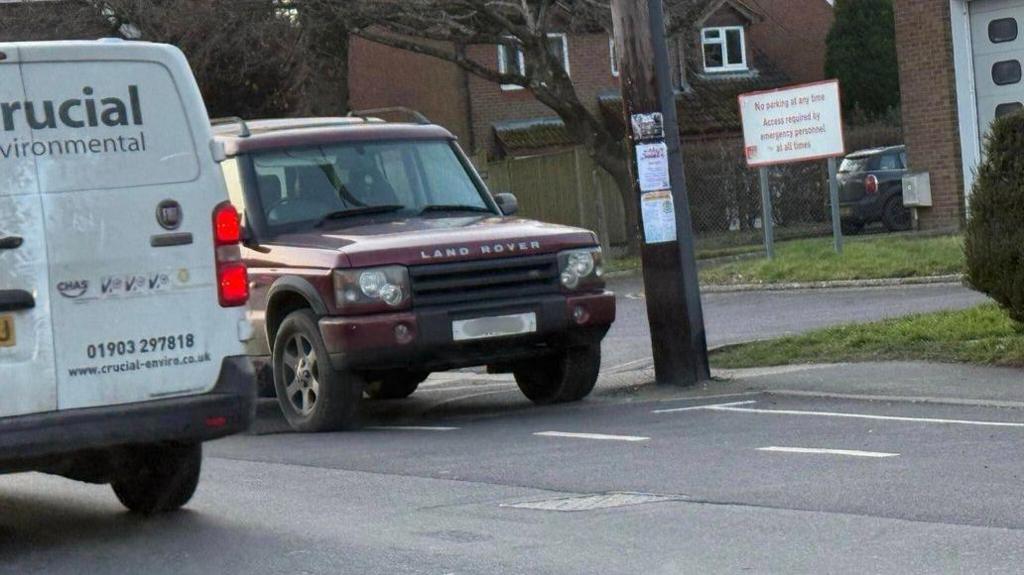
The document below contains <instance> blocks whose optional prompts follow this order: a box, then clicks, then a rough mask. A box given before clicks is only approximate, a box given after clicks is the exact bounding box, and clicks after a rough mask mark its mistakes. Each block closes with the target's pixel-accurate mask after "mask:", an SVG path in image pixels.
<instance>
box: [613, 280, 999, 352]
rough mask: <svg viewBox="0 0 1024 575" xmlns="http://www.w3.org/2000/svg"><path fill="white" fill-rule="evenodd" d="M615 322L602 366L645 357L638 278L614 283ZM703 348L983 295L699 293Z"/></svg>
mask: <svg viewBox="0 0 1024 575" xmlns="http://www.w3.org/2000/svg"><path fill="white" fill-rule="evenodd" d="M609 288H610V289H612V290H614V291H615V293H616V294H618V295H619V300H618V319H617V320H616V322H615V325H614V326H613V327H612V330H611V332H609V334H608V339H607V340H606V344H605V346H604V361H605V365H606V366H617V365H621V364H625V363H629V362H633V361H637V360H640V359H643V358H648V357H650V355H651V340H650V331H649V330H648V324H647V308H646V305H645V302H644V301H643V300H642V299H641V296H640V295H639V294H642V293H643V284H642V282H641V281H640V279H639V278H617V279H613V280H611V281H610V282H609ZM702 301H703V307H704V317H705V323H706V324H707V335H708V345H711V346H718V345H727V344H732V343H739V342H744V341H750V340H755V339H765V338H772V337H779V336H783V335H791V334H795V333H801V332H805V331H809V330H813V329H816V328H820V327H827V326H830V325H836V324H841V323H851V322H865V321H873V320H879V319H884V318H889V317H895V316H901V315H907V314H912V313H922V312H930V311H936V310H942V309H960V308H965V307H971V306H974V305H977V304H979V303H981V302H983V301H985V298H984V296H982V295H980V294H978V293H976V292H973V291H971V290H968V289H967V288H964V287H961V286H958V285H922V286H905V287H889V288H860V289H827V290H800V291H776V292H769V291H758V292H738V293H716V294H705V295H704V297H703V298H702Z"/></svg>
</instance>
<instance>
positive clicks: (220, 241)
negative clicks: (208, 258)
mask: <svg viewBox="0 0 1024 575" xmlns="http://www.w3.org/2000/svg"><path fill="white" fill-rule="evenodd" d="M241 241H242V224H241V222H240V221H239V217H238V211H237V210H235V207H234V206H232V205H231V204H230V203H229V202H224V203H222V204H219V205H218V206H217V207H216V208H214V210H213V247H214V251H215V254H216V263H217V299H218V300H219V301H220V305H221V307H239V306H243V305H245V304H247V303H249V272H248V270H247V269H246V268H245V263H244V262H242V250H241V248H239V244H240V243H241Z"/></svg>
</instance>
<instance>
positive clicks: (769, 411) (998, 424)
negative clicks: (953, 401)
mask: <svg viewBox="0 0 1024 575" xmlns="http://www.w3.org/2000/svg"><path fill="white" fill-rule="evenodd" d="M704 409H708V410H711V411H730V412H735V413H763V414H771V415H814V416H818V417H841V418H847V419H871V420H875V421H906V422H911V423H946V424H954V425H977V426H984V427H1024V423H1016V422H1010V421H975V420H970V419H939V418H933V417H905V416H899V415H870V414H866V413H838V412H832V411H799V410H795V409H753V408H749V407H729V406H715V405H709V406H706V407H704Z"/></svg>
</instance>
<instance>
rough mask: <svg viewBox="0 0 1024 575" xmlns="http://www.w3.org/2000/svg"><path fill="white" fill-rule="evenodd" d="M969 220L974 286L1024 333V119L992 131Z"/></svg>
mask: <svg viewBox="0 0 1024 575" xmlns="http://www.w3.org/2000/svg"><path fill="white" fill-rule="evenodd" d="M969 214H970V215H969V217H968V220H967V233H966V238H965V245H964V250H965V252H966V256H967V279H968V282H969V283H970V284H971V286H972V287H974V288H975V289H977V290H978V291H981V292H984V293H986V294H988V295H989V297H991V298H992V299H994V300H995V301H996V302H997V303H998V304H999V305H1000V306H1002V307H1003V309H1005V310H1006V311H1007V312H1008V313H1009V314H1010V317H1011V318H1013V320H1014V321H1015V322H1017V324H1018V326H1019V327H1021V328H1022V329H1024V113H1016V114H1011V115H1008V116H1004V117H1002V118H999V119H998V120H996V121H995V123H994V124H993V125H992V131H991V133H990V134H989V136H988V138H987V139H986V142H985V159H984V161H983V162H982V164H981V166H980V167H979V168H978V177H977V179H976V180H975V183H974V191H973V193H972V194H971V201H970V210H969Z"/></svg>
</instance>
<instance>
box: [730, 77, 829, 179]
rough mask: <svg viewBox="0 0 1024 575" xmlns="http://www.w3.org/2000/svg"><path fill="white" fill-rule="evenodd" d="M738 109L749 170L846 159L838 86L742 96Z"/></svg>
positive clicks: (809, 86) (811, 86)
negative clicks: (843, 157)
mask: <svg viewBox="0 0 1024 575" xmlns="http://www.w3.org/2000/svg"><path fill="white" fill-rule="evenodd" d="M739 103H740V115H741V116H742V118H743V146H744V152H745V155H746V158H747V165H748V166H749V167H751V168H760V167H764V166H772V165H776V164H787V163H790V162H806V161H809V160H821V159H824V158H834V157H838V156H842V155H844V154H845V153H846V149H845V146H844V144H843V117H842V111H841V106H840V99H839V82H838V81H836V80H829V81H826V82H816V83H813V84H803V85H800V86H792V87H789V88H782V89H779V90H770V91H766V92H751V93H748V94H741V95H740V96H739Z"/></svg>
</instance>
